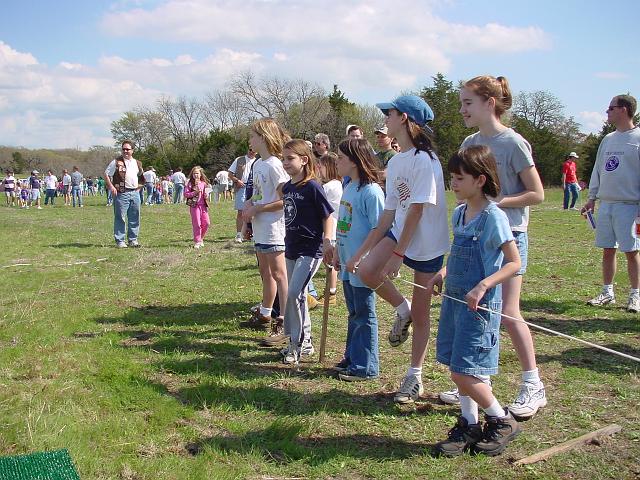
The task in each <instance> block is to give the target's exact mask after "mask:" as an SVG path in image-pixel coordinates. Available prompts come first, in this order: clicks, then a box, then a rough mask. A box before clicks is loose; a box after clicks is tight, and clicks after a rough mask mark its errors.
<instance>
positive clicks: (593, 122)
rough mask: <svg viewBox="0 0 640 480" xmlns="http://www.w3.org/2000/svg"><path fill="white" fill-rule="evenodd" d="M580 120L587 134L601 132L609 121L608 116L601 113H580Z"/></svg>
mask: <svg viewBox="0 0 640 480" xmlns="http://www.w3.org/2000/svg"><path fill="white" fill-rule="evenodd" d="M578 118H579V119H580V123H581V124H582V126H583V127H584V128H583V131H586V133H595V132H599V131H600V130H601V129H602V125H603V124H604V122H605V121H606V120H607V116H606V115H605V114H604V113H601V112H580V113H578Z"/></svg>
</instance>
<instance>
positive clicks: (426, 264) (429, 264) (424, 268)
mask: <svg viewBox="0 0 640 480" xmlns="http://www.w3.org/2000/svg"><path fill="white" fill-rule="evenodd" d="M386 236H387V237H389V238H390V239H391V240H393V241H394V242H396V243H398V240H397V239H396V237H395V235H394V234H393V233H391V230H389V231H388V232H387V235H386ZM402 263H404V264H405V265H406V266H407V267H409V268H411V269H412V270H415V271H416V272H420V273H437V272H439V271H440V269H441V268H442V265H444V255H440V256H439V257H436V258H432V259H430V260H414V259H412V258H409V257H407V256H405V257H404V259H403V260H402Z"/></svg>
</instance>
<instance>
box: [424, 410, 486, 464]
mask: <svg viewBox="0 0 640 480" xmlns="http://www.w3.org/2000/svg"><path fill="white" fill-rule="evenodd" d="M480 440H482V427H481V426H480V424H479V423H476V424H474V425H469V422H468V421H467V419H466V418H464V417H463V416H462V415H461V416H459V417H458V421H457V422H456V425H455V426H454V427H453V428H452V429H451V430H449V435H448V437H447V439H446V440H443V441H442V442H438V443H436V444H435V446H434V449H435V451H436V453H437V454H439V455H444V456H446V457H456V456H458V455H462V453H463V452H464V451H465V450H468V449H469V448H471V447H473V446H474V445H475V444H476V443H478V442H479V441H480Z"/></svg>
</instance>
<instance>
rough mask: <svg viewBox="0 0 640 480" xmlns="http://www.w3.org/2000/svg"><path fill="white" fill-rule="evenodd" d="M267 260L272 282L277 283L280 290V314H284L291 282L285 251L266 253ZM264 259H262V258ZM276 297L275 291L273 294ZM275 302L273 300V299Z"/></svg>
mask: <svg viewBox="0 0 640 480" xmlns="http://www.w3.org/2000/svg"><path fill="white" fill-rule="evenodd" d="M264 255H266V258H265V261H266V262H267V263H268V264H269V274H270V275H271V278H272V282H273V284H274V285H276V288H277V291H278V300H279V301H280V315H284V311H285V310H286V307H287V294H288V291H289V282H288V280H287V264H286V262H285V259H284V252H274V253H266V254H264ZM260 260H262V259H260ZM273 296H274V298H275V292H274V294H273ZM271 303H272V304H273V300H272V301H271Z"/></svg>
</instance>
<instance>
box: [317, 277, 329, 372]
mask: <svg viewBox="0 0 640 480" xmlns="http://www.w3.org/2000/svg"><path fill="white" fill-rule="evenodd" d="M330 282H331V270H329V269H327V281H326V282H325V285H324V298H323V300H324V302H323V306H322V333H320V355H319V356H320V363H322V362H324V353H325V347H326V346H327V326H328V325H329V300H330V298H331V292H330V290H329V283H330Z"/></svg>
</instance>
